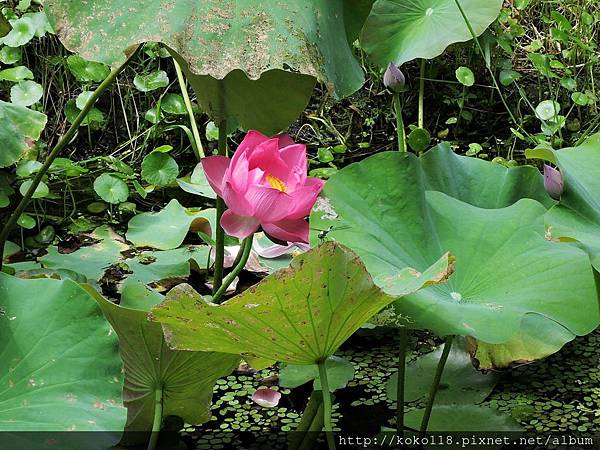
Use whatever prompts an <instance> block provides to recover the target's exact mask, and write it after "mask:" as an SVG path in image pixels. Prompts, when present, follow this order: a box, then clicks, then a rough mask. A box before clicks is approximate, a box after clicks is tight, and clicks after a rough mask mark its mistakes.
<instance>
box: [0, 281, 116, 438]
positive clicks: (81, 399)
mask: <svg viewBox="0 0 600 450" xmlns="http://www.w3.org/2000/svg"><path fill="white" fill-rule="evenodd" d="M0 311H2V314H0V354H2V361H3V364H2V365H0V384H1V385H2V386H3V389H2V392H1V393H0V403H1V404H2V409H1V410H0V423H1V424H2V431H4V432H6V431H36V432H39V431H119V430H121V429H122V427H123V425H124V423H125V410H124V408H123V407H122V406H121V398H120V397H121V383H122V382H121V380H122V379H121V363H120V361H119V357H118V355H117V352H116V339H115V336H114V335H112V334H111V333H110V327H109V326H108V324H107V323H106V321H105V320H104V318H103V317H102V314H101V313H100V311H99V309H98V307H97V305H96V304H95V303H94V302H93V301H92V300H91V299H90V298H89V296H88V294H87V293H86V292H85V291H84V290H83V289H81V288H80V287H79V286H78V285H77V284H76V283H75V282H73V281H71V280H62V281H59V280H52V279H39V280H22V279H18V278H14V277H10V276H8V275H6V274H3V273H0ZM105 437H106V436H105ZM105 437H101V436H99V438H100V439H99V441H100V442H102V441H104V444H105V447H104V448H106V445H110V444H106V442H105ZM94 440H95V439H94ZM114 443H115V442H113V444H114ZM91 445H92V446H93V448H98V447H96V445H97V444H96V443H91ZM11 448H12V446H11Z"/></svg>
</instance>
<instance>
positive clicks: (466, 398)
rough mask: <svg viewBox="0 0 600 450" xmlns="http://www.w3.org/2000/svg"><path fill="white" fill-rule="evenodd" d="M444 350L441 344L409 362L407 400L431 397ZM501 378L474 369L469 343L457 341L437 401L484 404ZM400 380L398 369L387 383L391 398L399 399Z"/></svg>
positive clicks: (451, 351)
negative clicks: (467, 344)
mask: <svg viewBox="0 0 600 450" xmlns="http://www.w3.org/2000/svg"><path fill="white" fill-rule="evenodd" d="M442 350H443V347H438V348H437V349H436V350H435V351H433V352H431V353H428V354H426V355H423V356H420V357H419V358H417V359H416V360H415V361H413V362H411V363H409V364H408V365H407V367H406V381H405V392H404V395H405V401H407V402H413V401H416V400H424V399H426V398H427V396H428V395H429V389H430V387H431V384H432V383H433V378H434V376H435V371H436V368H437V365H438V362H439V360H440V356H441V355H442ZM498 378H499V377H498V375H497V374H494V373H488V374H483V373H481V372H478V371H477V370H476V369H474V368H473V364H471V356H470V355H469V353H467V351H466V349H465V346H464V345H461V342H460V341H458V340H455V341H454V343H453V345H452V348H451V349H450V354H449V355H448V360H447V361H446V365H445V366H444V373H443V374H442V380H441V382H440V386H439V389H438V392H437V394H436V397H435V401H436V403H438V404H440V403H441V404H451V403H458V404H465V403H466V404H474V403H481V402H482V401H483V400H485V399H486V397H487V396H488V395H490V393H491V392H492V390H493V389H494V386H495V385H496V383H497V382H498ZM397 383H398V372H395V373H394V374H393V375H392V376H391V377H390V379H389V381H388V383H387V386H386V390H387V395H388V398H390V400H395V399H396V388H397Z"/></svg>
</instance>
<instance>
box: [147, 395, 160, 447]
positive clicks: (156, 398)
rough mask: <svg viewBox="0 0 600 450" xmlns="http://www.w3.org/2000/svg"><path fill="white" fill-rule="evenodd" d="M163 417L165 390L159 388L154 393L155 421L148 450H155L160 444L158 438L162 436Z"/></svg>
mask: <svg viewBox="0 0 600 450" xmlns="http://www.w3.org/2000/svg"><path fill="white" fill-rule="evenodd" d="M162 416H163V390H162V388H157V389H156V391H154V420H153V421H152V434H151V435H150V440H149V441H148V450H155V449H156V444H157V443H158V437H159V435H160V428H161V425H162Z"/></svg>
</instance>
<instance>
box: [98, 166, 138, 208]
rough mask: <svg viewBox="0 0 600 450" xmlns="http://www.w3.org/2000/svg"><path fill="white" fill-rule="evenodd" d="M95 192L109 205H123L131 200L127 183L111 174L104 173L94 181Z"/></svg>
mask: <svg viewBox="0 0 600 450" xmlns="http://www.w3.org/2000/svg"><path fill="white" fill-rule="evenodd" d="M94 191H95V192H96V194H98V195H99V196H100V198H101V199H102V200H104V201H105V202H107V203H121V202H125V201H127V199H128V198H129V188H128V187H127V183H125V182H124V181H123V180H122V179H121V178H119V177H117V176H115V175H112V174H110V173H103V174H102V175H100V176H99V177H98V178H96V179H95V180H94Z"/></svg>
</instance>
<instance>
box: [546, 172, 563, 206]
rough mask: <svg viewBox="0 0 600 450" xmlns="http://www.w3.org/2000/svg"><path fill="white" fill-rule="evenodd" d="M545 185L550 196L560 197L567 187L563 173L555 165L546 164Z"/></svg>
mask: <svg viewBox="0 0 600 450" xmlns="http://www.w3.org/2000/svg"><path fill="white" fill-rule="evenodd" d="M544 187H545V188H546V192H547V193H548V195H550V197H552V198H553V199H555V200H558V199H560V196H561V194H562V193H563V189H564V187H565V185H564V182H563V177H562V174H561V173H560V172H559V171H558V170H557V169H555V168H554V167H551V166H549V165H548V164H544Z"/></svg>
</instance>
